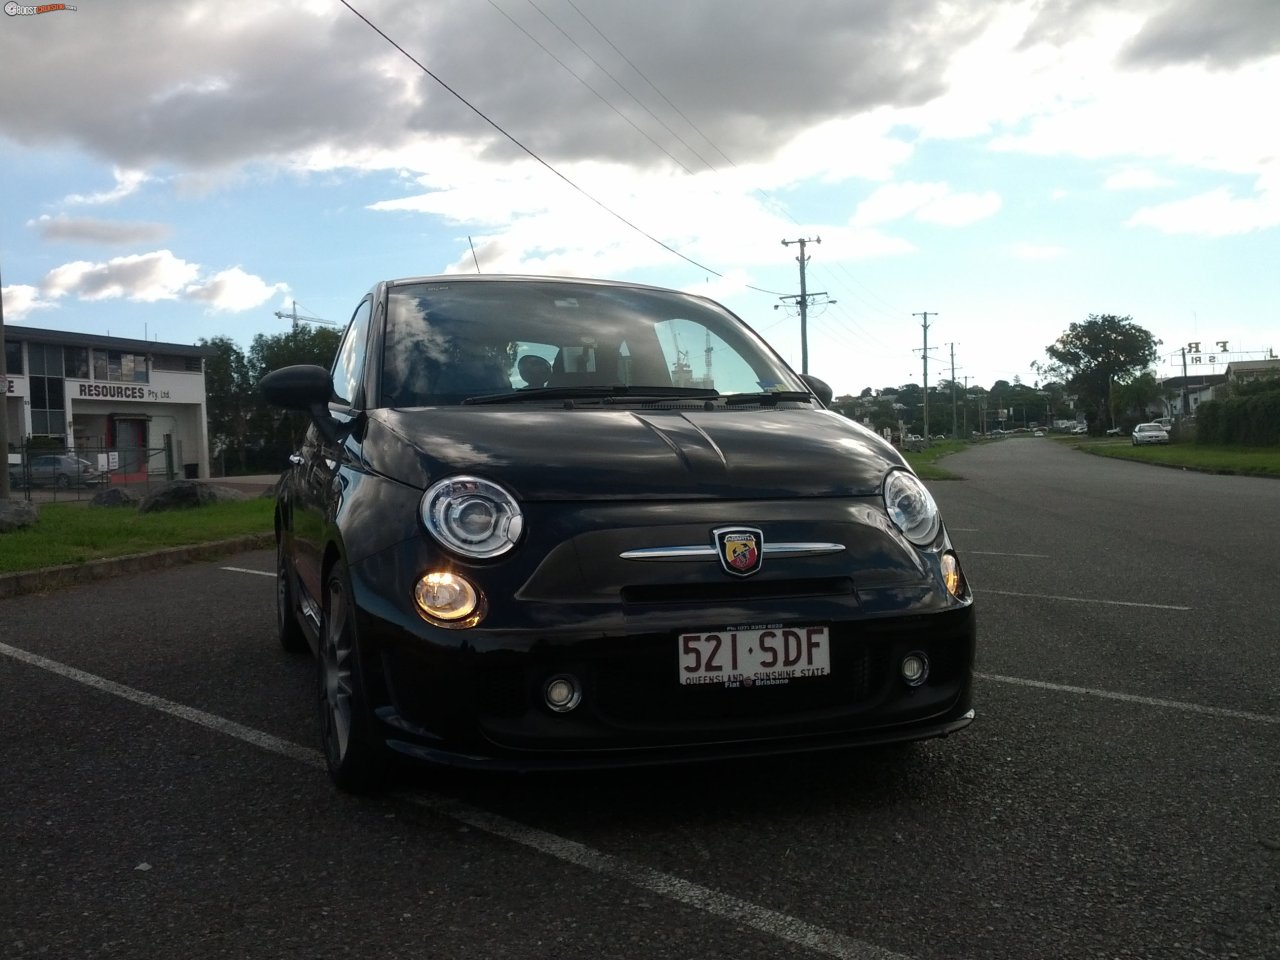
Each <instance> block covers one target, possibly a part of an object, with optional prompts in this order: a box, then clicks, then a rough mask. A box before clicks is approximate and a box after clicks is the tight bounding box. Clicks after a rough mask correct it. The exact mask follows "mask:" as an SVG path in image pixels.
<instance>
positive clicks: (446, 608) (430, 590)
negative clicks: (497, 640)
mask: <svg viewBox="0 0 1280 960" xmlns="http://www.w3.org/2000/svg"><path fill="white" fill-rule="evenodd" d="M413 599H414V602H415V603H417V605H418V612H419V613H421V614H422V615H423V616H424V617H426V618H427V619H428V620H435V621H443V622H444V624H445V625H452V626H464V625H469V624H462V623H459V621H465V620H466V619H467V618H468V617H472V616H474V615H475V614H476V612H477V609H478V608H479V605H480V597H479V594H477V593H476V588H475V587H473V586H472V585H471V584H470V583H468V582H467V581H466V580H464V579H463V578H462V577H459V576H458V575H457V574H453V573H448V572H442V571H435V572H432V573H428V574H425V575H423V577H422V578H421V579H420V580H418V582H417V584H416V585H415V586H414V588H413Z"/></svg>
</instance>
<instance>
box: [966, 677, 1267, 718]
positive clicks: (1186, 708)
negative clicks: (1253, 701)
mask: <svg viewBox="0 0 1280 960" xmlns="http://www.w3.org/2000/svg"><path fill="white" fill-rule="evenodd" d="M974 676H975V677H977V678H979V679H981V680H992V681H995V682H996V683H1011V684H1013V685H1015V686H1019V687H1034V688H1035V689H1037V690H1053V691H1055V692H1057V693H1074V694H1078V695H1080V696H1086V697H1101V698H1102V699H1103V700H1119V701H1121V702H1123V703H1138V704H1141V705H1142V706H1144V707H1163V708H1165V709H1169V710H1181V711H1183V712H1184V713H1198V714H1202V715H1204V716H1209V717H1225V718H1227V719H1229V720H1248V721H1250V722H1252V723H1280V717H1276V716H1272V715H1271V714H1267V713H1249V712H1248V711H1246V710H1227V709H1225V708H1223V707H1206V706H1204V705H1203V704H1199V703H1187V702H1186V701H1183V700H1164V699H1162V698H1160V697H1140V696H1137V695H1135V694H1132V693H1117V692H1116V691H1114V690H1096V689H1094V688H1092V687H1072V686H1068V685H1066V684H1063V683H1046V682H1044V681H1043V680H1024V679H1022V678H1021V677H1002V676H999V675H998V674H994V673H975V674H974Z"/></svg>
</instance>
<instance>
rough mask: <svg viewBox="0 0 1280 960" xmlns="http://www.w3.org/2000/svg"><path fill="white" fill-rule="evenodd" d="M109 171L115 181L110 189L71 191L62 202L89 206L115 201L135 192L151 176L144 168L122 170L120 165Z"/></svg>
mask: <svg viewBox="0 0 1280 960" xmlns="http://www.w3.org/2000/svg"><path fill="white" fill-rule="evenodd" d="M111 173H112V176H114V177H115V181H116V185H115V186H114V187H113V188H112V189H110V190H104V191H101V192H100V193H88V194H85V193H73V194H70V195H69V196H67V197H64V198H63V201H62V202H63V203H66V204H68V205H76V204H84V205H90V206H99V205H102V204H107V203H115V202H116V201H118V200H123V199H124V198H125V197H128V196H132V195H133V194H135V193H137V192H138V190H139V189H140V188H141V187H142V185H143V184H144V183H146V182H147V181H149V180H150V179H151V176H150V175H149V174H148V173H147V172H146V171H145V170H122V169H121V168H120V167H115V168H113V169H112V171H111Z"/></svg>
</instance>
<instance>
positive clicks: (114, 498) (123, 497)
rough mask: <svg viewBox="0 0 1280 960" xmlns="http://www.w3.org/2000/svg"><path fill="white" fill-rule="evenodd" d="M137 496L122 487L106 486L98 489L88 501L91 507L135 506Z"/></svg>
mask: <svg viewBox="0 0 1280 960" xmlns="http://www.w3.org/2000/svg"><path fill="white" fill-rule="evenodd" d="M138 500H139V497H138V495H137V494H136V493H134V492H133V491H132V490H126V489H125V488H124V487H107V488H105V489H103V490H99V491H98V492H97V493H95V494H94V495H93V499H92V500H90V501H89V506H91V507H136V506H137V505H138Z"/></svg>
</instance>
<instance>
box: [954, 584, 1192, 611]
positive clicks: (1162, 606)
mask: <svg viewBox="0 0 1280 960" xmlns="http://www.w3.org/2000/svg"><path fill="white" fill-rule="evenodd" d="M974 592H975V593H977V594H979V595H982V594H988V593H990V594H995V595H996V596H999V597H1028V598H1030V599H1032V600H1063V601H1065V602H1067V603H1103V604H1106V605H1107V606H1111V607H1143V608H1144V609H1147V610H1192V609H1194V608H1193V607H1175V606H1173V605H1172V604H1167V603H1136V602H1134V601H1133V600H1095V599H1093V598H1092V597H1062V596H1058V595H1057V594H1052V593H1017V592H1015V591H1013V590H987V589H985V588H980V589H977V590H975V591H974Z"/></svg>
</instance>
